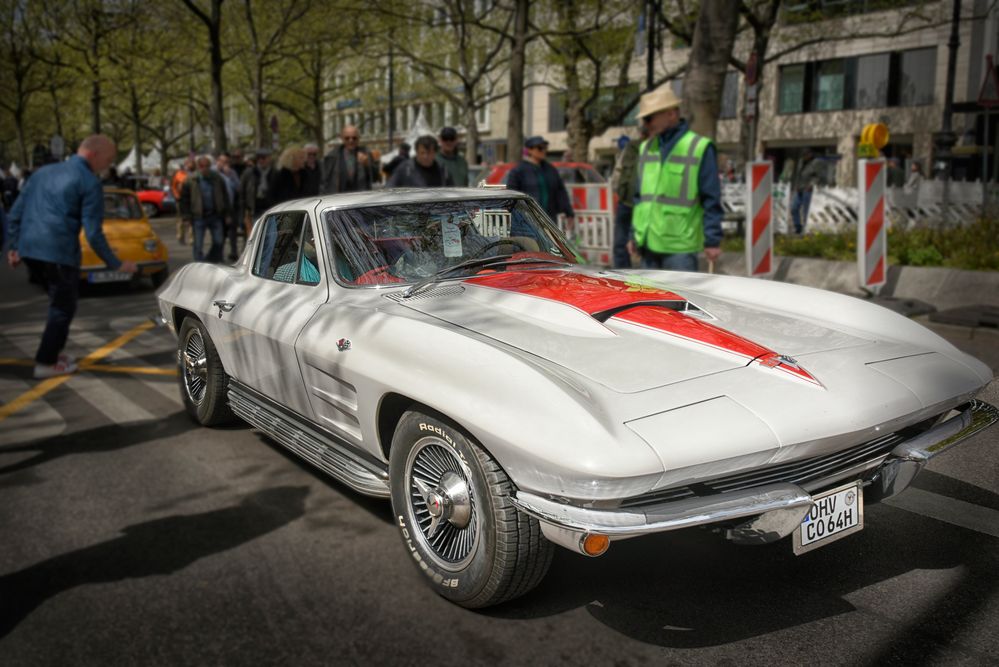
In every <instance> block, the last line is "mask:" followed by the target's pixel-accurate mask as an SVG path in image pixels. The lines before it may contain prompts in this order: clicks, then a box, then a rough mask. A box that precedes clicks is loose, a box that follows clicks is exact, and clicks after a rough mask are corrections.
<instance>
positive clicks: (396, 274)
mask: <svg viewBox="0 0 999 667" xmlns="http://www.w3.org/2000/svg"><path fill="white" fill-rule="evenodd" d="M325 222H326V225H327V228H328V229H329V230H330V235H329V236H330V238H331V239H332V240H333V245H334V248H333V256H334V258H335V266H336V272H337V276H338V277H339V279H340V281H341V282H345V283H349V284H353V285H386V284H404V283H418V282H421V281H425V280H426V279H427V278H430V277H432V276H435V275H437V274H438V273H441V272H442V271H445V272H446V270H447V269H449V268H451V267H455V271H454V272H453V273H449V274H447V275H448V277H461V276H463V275H471V274H474V273H476V272H478V271H481V270H489V271H494V270H497V269H496V268H489V269H483V267H482V265H481V264H480V263H476V262H471V263H470V264H469V266H468V268H467V270H464V268H463V267H457V265H458V264H461V263H462V262H468V261H469V260H476V259H484V258H490V257H495V258H507V259H509V260H510V261H515V260H517V261H516V264H517V265H518V266H521V267H522V266H524V265H525V264H527V265H530V262H529V261H528V262H524V261H523V260H530V259H536V260H538V261H539V263H540V262H551V261H558V262H571V263H575V262H576V258H575V256H574V255H573V252H572V250H570V249H569V247H568V245H567V244H566V242H565V239H564V238H563V237H562V235H561V234H560V233H559V231H558V230H557V229H556V228H555V227H554V225H552V223H551V222H550V221H549V219H548V217H547V216H546V215H545V214H544V213H543V212H542V211H541V210H540V209H538V207H537V206H536V205H535V204H534V203H533V202H532V201H530V200H526V199H513V198H511V199H481V200H480V199H465V200H452V201H435V202H419V203H410V204H395V205H387V206H371V207H366V208H355V209H348V210H339V211H328V212H327V213H326V217H325ZM498 268H500V269H502V268H503V267H502V266H499V267H498Z"/></svg>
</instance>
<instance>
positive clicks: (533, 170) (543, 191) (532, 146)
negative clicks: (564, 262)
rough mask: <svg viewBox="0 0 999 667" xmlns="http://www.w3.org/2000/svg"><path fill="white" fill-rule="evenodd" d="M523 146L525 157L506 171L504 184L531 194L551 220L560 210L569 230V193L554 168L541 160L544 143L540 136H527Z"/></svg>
mask: <svg viewBox="0 0 999 667" xmlns="http://www.w3.org/2000/svg"><path fill="white" fill-rule="evenodd" d="M524 147H525V148H527V157H526V158H524V159H523V160H521V162H520V164H518V165H517V166H516V167H514V168H513V169H511V170H510V176H509V177H508V178H507V181H506V187H508V188H510V189H511V190H517V191H519V192H523V193H524V194H528V195H530V196H531V197H533V198H534V201H536V202H538V203H539V204H540V205H541V208H543V209H544V210H545V213H547V214H548V217H550V218H551V219H552V221H555V220H556V219H557V217H558V214H559V213H564V214H565V217H566V229H570V230H571V229H572V227H573V221H574V219H575V217H576V212H575V211H573V210H572V204H571V203H570V202H569V192H568V191H567V190H566V189H565V183H563V182H562V176H560V175H559V173H558V169H556V168H555V167H554V166H552V163H551V162H549V161H548V160H546V159H545V158H546V157H547V155H548V142H547V141H545V138H544V137H537V136H536V137H529V138H528V139H527V141H525V142H524Z"/></svg>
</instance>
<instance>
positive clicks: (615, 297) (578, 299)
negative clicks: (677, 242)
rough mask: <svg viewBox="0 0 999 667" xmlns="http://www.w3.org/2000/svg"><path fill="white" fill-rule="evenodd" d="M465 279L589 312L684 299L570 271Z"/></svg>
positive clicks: (494, 274)
mask: <svg viewBox="0 0 999 667" xmlns="http://www.w3.org/2000/svg"><path fill="white" fill-rule="evenodd" d="M465 283H466V284H468V283H470V284H472V285H479V286H481V287H492V288H493V289H500V290H505V291H507V292H517V293H518V294H526V295H528V296H536V297H538V298H541V299H548V300H550V301H558V302H559V303H564V304H568V305H570V306H575V307H576V308H579V309H580V310H583V311H585V312H586V313H587V314H589V315H592V314H594V313H599V312H601V311H604V310H610V309H611V308H618V307H620V306H626V305H628V304H629V303H639V302H641V301H686V299H684V298H683V297H682V296H680V295H679V294H675V293H673V292H670V291H668V290H663V289H658V288H656V287H646V286H644V285H634V284H630V283H626V282H624V281H623V280H614V279H611V278H594V277H593V276H586V275H582V274H579V273H573V272H571V271H558V270H555V271H506V272H503V273H490V274H486V275H482V276H476V277H474V278H469V279H468V280H466V281H465Z"/></svg>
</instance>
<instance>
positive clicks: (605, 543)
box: [581, 533, 610, 557]
mask: <svg viewBox="0 0 999 667" xmlns="http://www.w3.org/2000/svg"><path fill="white" fill-rule="evenodd" d="M581 545H582V547H583V553H585V554H586V555H587V556H594V557H596V556H602V555H603V554H604V552H605V551H607V548H608V547H609V546H610V538H609V537H607V536H606V535H601V534H599V533H587V534H586V535H584V536H583V541H582V542H581Z"/></svg>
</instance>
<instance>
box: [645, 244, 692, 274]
mask: <svg viewBox="0 0 999 667" xmlns="http://www.w3.org/2000/svg"><path fill="white" fill-rule="evenodd" d="M642 268H643V269H665V270H667V271H697V253H696V252H678V253H674V254H672V255H662V254H660V253H658V252H652V251H651V250H646V249H645V248H643V249H642Z"/></svg>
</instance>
